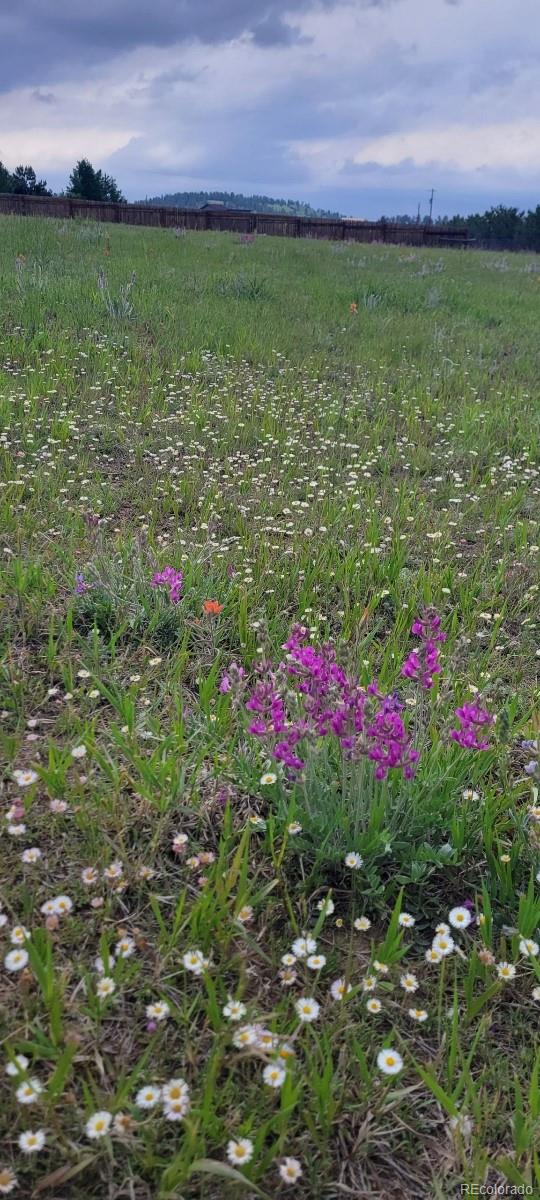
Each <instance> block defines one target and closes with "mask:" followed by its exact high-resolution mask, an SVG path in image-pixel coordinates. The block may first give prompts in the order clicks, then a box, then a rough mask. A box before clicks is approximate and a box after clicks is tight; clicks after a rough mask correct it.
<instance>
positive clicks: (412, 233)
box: [0, 193, 468, 246]
mask: <svg viewBox="0 0 540 1200" xmlns="http://www.w3.org/2000/svg"><path fill="white" fill-rule="evenodd" d="M2 213H4V214H9V215H13V216H23V217H26V216H32V217H56V218H57V219H59V220H65V219H70V218H72V217H78V218H79V219H83V220H91V221H109V222H111V223H112V224H116V225H118V224H121V225H153V226H157V227H158V228H160V229H196V230H209V229H212V230H228V231H229V232H232V233H244V234H261V233H266V234H271V235H272V236H273V237H304V238H326V239H330V240H331V241H340V242H341V241H345V242H395V243H401V244H405V245H410V246H466V245H467V244H468V237H467V230H466V229H448V228H446V227H445V226H436V225H394V224H392V222H390V221H354V220H339V219H336V220H333V219H332V218H327V217H292V216H286V215H284V214H282V213H255V212H246V211H244V210H243V209H227V208H222V209H221V208H220V209H211V208H206V209H205V208H169V207H168V206H165V205H154V204H152V205H150V204H112V203H108V202H102V201H99V200H97V201H96V200H70V199H68V197H65V196H17V195H14V194H13V193H2V194H0V214H2Z"/></svg>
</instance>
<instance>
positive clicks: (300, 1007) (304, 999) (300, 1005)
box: [294, 996, 320, 1023]
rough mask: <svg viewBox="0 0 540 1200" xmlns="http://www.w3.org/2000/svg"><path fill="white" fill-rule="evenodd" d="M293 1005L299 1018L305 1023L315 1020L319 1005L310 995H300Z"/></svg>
mask: <svg viewBox="0 0 540 1200" xmlns="http://www.w3.org/2000/svg"><path fill="white" fill-rule="evenodd" d="M294 1007H295V1009H296V1012H297V1015H298V1017H299V1018H300V1020H301V1021H305V1022H307V1023H310V1022H311V1021H316V1020H317V1017H318V1015H319V1012H320V1005H319V1004H317V1001H316V1000H313V999H312V998H311V996H301V997H300V999H299V1000H297V1001H296V1003H295V1006H294Z"/></svg>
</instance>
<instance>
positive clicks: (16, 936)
mask: <svg viewBox="0 0 540 1200" xmlns="http://www.w3.org/2000/svg"><path fill="white" fill-rule="evenodd" d="M29 937H30V930H29V929H26V928H25V926H24V925H14V926H13V929H12V930H11V933H10V935H9V940H10V942H11V945H12V946H24V943H25V942H26V941H27V939H28V938H29Z"/></svg>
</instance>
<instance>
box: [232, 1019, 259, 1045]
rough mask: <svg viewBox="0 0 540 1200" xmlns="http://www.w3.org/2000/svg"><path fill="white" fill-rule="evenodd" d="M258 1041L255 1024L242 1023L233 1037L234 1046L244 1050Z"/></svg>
mask: <svg viewBox="0 0 540 1200" xmlns="http://www.w3.org/2000/svg"><path fill="white" fill-rule="evenodd" d="M256 1042H257V1032H256V1029H255V1027H254V1026H253V1025H241V1027H240V1029H237V1031H236V1033H235V1035H234V1037H233V1046H236V1049H237V1050H243V1049H244V1048H245V1047H246V1046H254V1045H255V1044H256Z"/></svg>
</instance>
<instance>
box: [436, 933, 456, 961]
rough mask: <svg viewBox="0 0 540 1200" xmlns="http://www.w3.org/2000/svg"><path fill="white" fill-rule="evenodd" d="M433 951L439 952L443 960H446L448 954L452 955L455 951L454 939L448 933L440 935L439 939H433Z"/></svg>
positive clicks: (438, 935)
mask: <svg viewBox="0 0 540 1200" xmlns="http://www.w3.org/2000/svg"><path fill="white" fill-rule="evenodd" d="M433 949H434V950H438V951H439V954H440V955H441V956H442V958H446V956H447V954H451V953H452V950H454V949H455V942H454V939H453V938H451V937H450V935H449V934H448V933H438V934H437V937H435V938H433Z"/></svg>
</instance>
